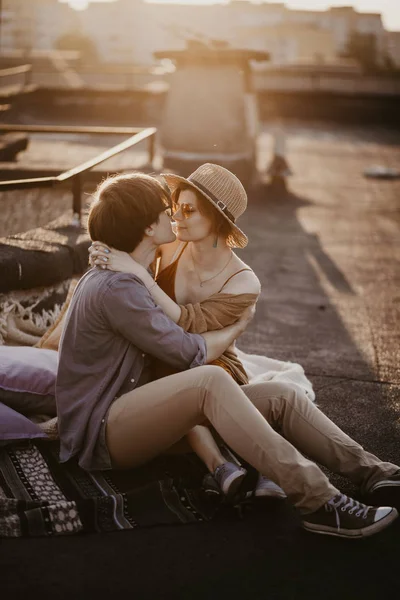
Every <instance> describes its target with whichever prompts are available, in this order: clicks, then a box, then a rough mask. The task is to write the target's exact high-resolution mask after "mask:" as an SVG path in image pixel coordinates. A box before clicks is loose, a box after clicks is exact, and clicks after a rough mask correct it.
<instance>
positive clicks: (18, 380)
mask: <svg viewBox="0 0 400 600" xmlns="http://www.w3.org/2000/svg"><path fill="white" fill-rule="evenodd" d="M57 367H58V352H56V351H55V350H45V349H42V348H32V347H31V346H0V402H3V403H4V404H6V405H7V406H8V407H10V408H12V409H14V410H16V411H18V412H20V413H22V414H25V415H32V414H45V415H49V416H55V415H56V414H57V409H56V400H55V384H56V377H57Z"/></svg>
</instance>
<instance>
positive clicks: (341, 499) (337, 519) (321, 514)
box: [303, 494, 399, 539]
mask: <svg viewBox="0 0 400 600" xmlns="http://www.w3.org/2000/svg"><path fill="white" fill-rule="evenodd" d="M398 516H399V515H398V512H397V510H396V509H395V508H391V507H387V506H380V507H376V506H367V505H366V504H361V503H360V502H357V501H356V500H353V498H349V497H348V496H345V495H344V494H337V496H335V497H334V498H332V500H329V502H326V504H324V505H323V506H321V508H319V509H318V510H316V511H315V512H313V513H311V514H309V515H304V517H303V527H304V528H305V529H307V531H312V532H314V533H322V534H325V535H335V536H337V537H343V538H351V539H356V538H363V537H366V536H368V535H374V533H378V532H379V531H382V529H385V527H387V526H388V525H390V523H392V522H393V521H394V520H395V519H396V518H397V517H398Z"/></svg>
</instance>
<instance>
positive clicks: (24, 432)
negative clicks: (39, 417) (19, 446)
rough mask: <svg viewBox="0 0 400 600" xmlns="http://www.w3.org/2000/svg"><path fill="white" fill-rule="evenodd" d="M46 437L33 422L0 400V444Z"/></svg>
mask: <svg viewBox="0 0 400 600" xmlns="http://www.w3.org/2000/svg"><path fill="white" fill-rule="evenodd" d="M46 437H47V435H46V434H45V433H44V432H43V431H42V430H41V429H40V428H39V427H38V426H37V425H35V423H32V421H30V420H29V419H27V418H26V417H24V416H23V415H21V414H20V413H18V412H16V411H15V410H12V408H9V407H8V406H6V405H5V404H3V403H2V402H0V444H1V443H4V442H11V441H13V440H31V439H34V438H46Z"/></svg>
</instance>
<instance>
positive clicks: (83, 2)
mask: <svg viewBox="0 0 400 600" xmlns="http://www.w3.org/2000/svg"><path fill="white" fill-rule="evenodd" d="M68 4H69V5H70V7H71V8H73V9H74V10H86V9H87V7H88V6H89V0H69V1H68Z"/></svg>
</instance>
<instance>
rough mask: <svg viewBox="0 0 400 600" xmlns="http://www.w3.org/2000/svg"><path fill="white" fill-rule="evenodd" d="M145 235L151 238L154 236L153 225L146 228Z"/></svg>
mask: <svg viewBox="0 0 400 600" xmlns="http://www.w3.org/2000/svg"><path fill="white" fill-rule="evenodd" d="M144 232H145V234H146V235H148V236H149V237H152V236H153V235H154V228H153V225H149V226H148V227H146V229H145V230H144Z"/></svg>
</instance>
